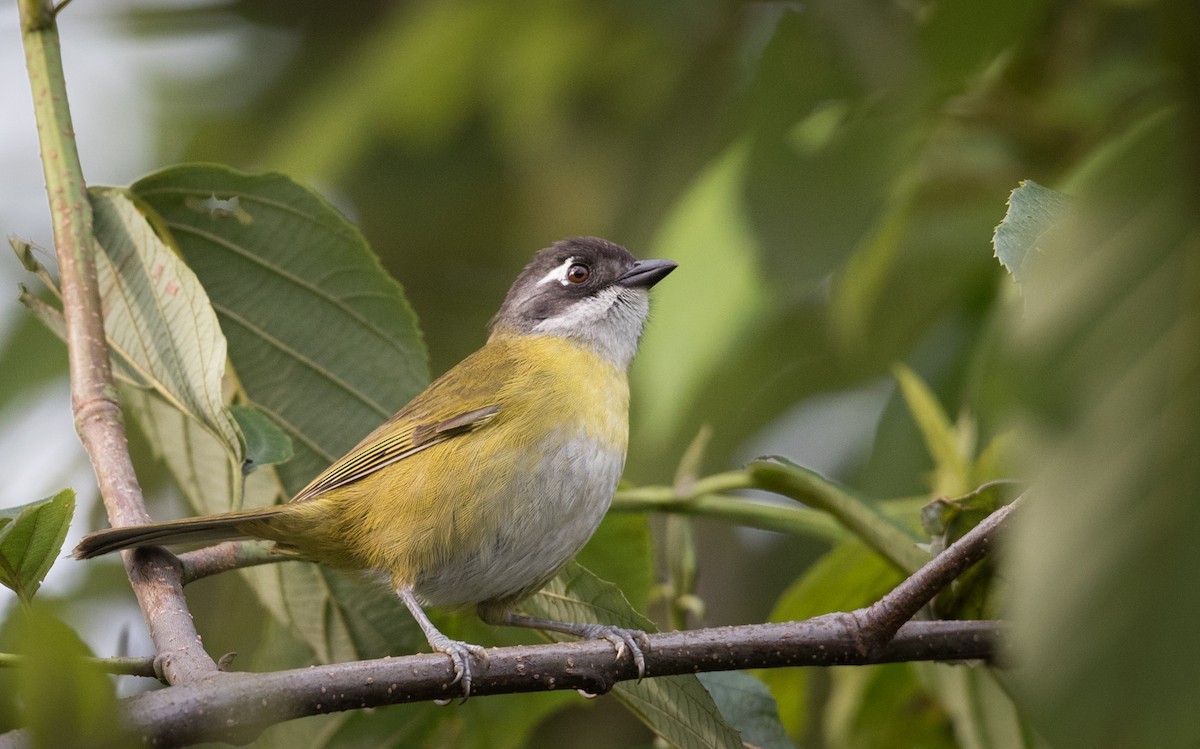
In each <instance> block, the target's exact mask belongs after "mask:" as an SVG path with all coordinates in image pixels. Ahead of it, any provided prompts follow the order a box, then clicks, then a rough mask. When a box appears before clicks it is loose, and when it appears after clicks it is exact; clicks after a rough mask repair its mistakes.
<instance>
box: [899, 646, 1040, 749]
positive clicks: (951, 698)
mask: <svg viewBox="0 0 1200 749" xmlns="http://www.w3.org/2000/svg"><path fill="white" fill-rule="evenodd" d="M908 665H909V668H911V669H912V670H913V671H915V672H916V673H919V674H920V675H921V676H922V680H923V681H924V682H925V683H926V684H928V685H929V687H930V689H931V690H932V691H933V693H934V694H935V695H936V696H937V699H938V703H939V704H940V705H941V706H942V709H944V710H945V711H946V713H947V714H948V715H949V716H950V719H951V720H952V721H954V733H955V736H956V737H957V738H958V743H957V744H956V745H955V746H962V747H965V748H966V749H1010V747H1011V749H1032V748H1033V747H1040V748H1041V749H1046V747H1047V745H1046V743H1045V742H1044V741H1042V740H1040V739H1038V738H1037V736H1036V735H1035V734H1034V733H1033V732H1032V731H1031V730H1030V728H1029V727H1028V725H1027V724H1026V722H1025V721H1024V720H1023V719H1022V717H1021V714H1020V713H1019V712H1018V711H1017V707H1016V705H1015V704H1013V700H1012V696H1011V694H1010V693H1009V690H1008V689H1007V688H1005V686H1004V685H1003V684H1002V682H1001V680H1000V678H998V675H999V676H1001V677H1003V675H1004V672H1003V671H1001V672H999V674H998V673H997V672H996V671H993V670H992V669H991V668H986V667H971V666H963V665H949V664H945V663H911V664H908Z"/></svg>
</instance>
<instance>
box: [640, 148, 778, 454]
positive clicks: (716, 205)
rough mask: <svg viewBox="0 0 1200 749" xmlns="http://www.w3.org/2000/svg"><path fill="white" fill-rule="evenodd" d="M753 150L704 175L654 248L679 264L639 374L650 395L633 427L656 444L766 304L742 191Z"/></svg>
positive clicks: (659, 298) (662, 289)
mask: <svg viewBox="0 0 1200 749" xmlns="http://www.w3.org/2000/svg"><path fill="white" fill-rule="evenodd" d="M746 148H747V147H746V145H745V144H737V145H734V146H733V147H731V148H730V149H729V150H728V151H727V152H726V153H724V154H722V155H721V156H720V157H719V158H718V159H717V160H715V161H714V162H713V163H712V164H711V165H710V166H709V167H708V169H706V170H705V171H704V172H703V173H702V174H701V175H700V176H699V177H698V178H697V179H696V181H695V183H694V184H693V185H692V186H691V188H690V189H689V191H688V192H687V193H686V194H685V195H684V196H683V197H682V198H681V199H680V201H679V203H678V204H677V205H676V206H675V208H674V209H673V210H672V212H671V214H670V216H669V217H668V218H667V220H666V221H665V222H664V224H663V227H662V229H661V230H660V231H659V234H658V237H657V238H656V239H655V241H654V243H653V244H652V246H651V250H650V251H649V252H648V253H647V254H649V255H651V256H653V257H662V258H668V259H670V260H674V261H675V262H677V263H679V270H678V271H676V272H675V273H673V274H672V275H671V278H670V279H668V280H667V281H666V282H664V283H663V284H662V285H661V286H659V287H657V288H655V289H654V293H653V299H652V301H651V306H652V307H653V308H654V315H653V318H652V321H651V324H650V325H649V327H648V329H647V331H646V336H645V339H644V341H643V342H642V350H641V353H640V354H639V355H638V358H637V359H636V360H635V361H634V365H633V370H632V374H631V377H632V378H633V381H634V384H635V385H636V386H637V388H638V391H639V392H640V393H641V394H642V396H643V397H642V398H641V399H640V400H639V401H638V402H637V404H636V406H635V411H634V414H633V417H634V419H633V429H634V431H635V432H636V433H637V434H638V435H639V437H640V438H641V439H642V440H644V441H645V442H646V443H648V444H655V443H658V442H663V441H666V439H668V438H669V437H670V436H671V435H672V434H673V433H674V431H675V430H676V429H677V428H678V427H679V421H680V419H681V417H682V416H683V415H684V414H685V413H686V409H687V408H688V406H689V405H690V403H691V402H692V398H694V397H695V396H696V394H697V392H698V390H699V388H700V386H701V385H702V384H703V382H704V381H705V379H706V378H707V377H709V376H710V375H711V374H712V371H713V370H714V368H715V367H717V366H718V365H719V364H720V362H721V359H722V357H723V356H724V355H725V353H726V352H727V351H728V349H729V348H731V347H733V346H735V345H736V344H737V343H738V339H739V336H741V335H742V334H743V333H744V330H745V328H746V326H748V325H750V324H751V322H752V321H753V320H754V319H755V316H756V315H757V313H758V311H759V309H760V303H761V301H762V298H763V297H762V294H761V293H760V292H761V281H760V279H759V270H758V267H757V255H758V245H757V242H756V240H755V237H754V232H753V231H752V229H751V227H750V225H749V223H748V222H747V219H746V216H745V206H744V204H743V198H742V193H741V188H742V185H743V180H744V177H745V168H746ZM699 300H703V303H699ZM696 331H704V333H703V336H704V345H703V346H699V345H696Z"/></svg>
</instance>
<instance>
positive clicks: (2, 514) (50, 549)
mask: <svg viewBox="0 0 1200 749" xmlns="http://www.w3.org/2000/svg"><path fill="white" fill-rule="evenodd" d="M74 514H75V492H73V491H72V490H70V489H63V490H62V491H61V492H59V493H58V494H55V495H54V496H53V497H47V498H46V499H41V500H38V501H37V502H30V503H29V504H26V505H21V506H19V507H8V508H5V509H3V510H0V584H3V585H4V586H5V587H8V588H11V589H12V590H13V591H14V592H15V593H16V594H17V597H18V598H20V599H21V600H22V601H24V602H25V603H29V601H30V600H32V599H33V594H34V593H36V592H37V589H38V588H39V587H40V586H41V584H42V580H43V579H44V578H45V577H46V573H47V572H49V571H50V567H52V566H53V565H54V560H55V559H56V558H58V555H59V552H61V551H62V545H63V540H64V539H65V538H66V537H67V528H68V527H70V525H71V517H72V516H74Z"/></svg>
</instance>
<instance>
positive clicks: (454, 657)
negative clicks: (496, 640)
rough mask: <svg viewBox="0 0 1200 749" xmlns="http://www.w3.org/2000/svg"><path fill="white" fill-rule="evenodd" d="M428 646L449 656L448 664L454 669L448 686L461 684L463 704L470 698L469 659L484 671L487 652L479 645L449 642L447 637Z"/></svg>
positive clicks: (471, 674)
mask: <svg viewBox="0 0 1200 749" xmlns="http://www.w3.org/2000/svg"><path fill="white" fill-rule="evenodd" d="M430 645H432V646H433V649H434V650H436V651H437V652H439V653H445V654H446V655H448V656H450V664H451V665H452V666H453V667H454V678H453V679H452V680H451V681H450V686H454V685H455V684H462V689H463V701H464V702H465V701H466V699H467V698H468V697H470V696H471V682H472V681H473V680H474V674H473V673H472V670H471V659H472V658H475V659H477V660H479V661H480V662H481V663H482V664H483V668H484V670H486V669H487V667H488V665H489V661H488V654H487V651H486V650H485V649H483V648H482V647H480V646H479V645H472V644H471V643H469V642H462V641H460V640H451V639H450V638H449V637H444V638H443V639H441V640H439V641H438V642H431V643H430Z"/></svg>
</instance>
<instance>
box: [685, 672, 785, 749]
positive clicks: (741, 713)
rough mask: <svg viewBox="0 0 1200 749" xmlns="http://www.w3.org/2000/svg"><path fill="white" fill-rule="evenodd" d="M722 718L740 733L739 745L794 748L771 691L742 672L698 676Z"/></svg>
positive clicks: (764, 748)
mask: <svg viewBox="0 0 1200 749" xmlns="http://www.w3.org/2000/svg"><path fill="white" fill-rule="evenodd" d="M697 677H698V678H699V679H700V683H701V684H703V685H704V688H705V689H707V690H708V693H709V694H711V695H712V698H713V701H714V702H716V703H717V707H718V708H719V709H720V710H721V715H722V716H723V717H724V718H725V720H726V721H728V723H729V724H730V725H731V726H733V727H734V728H735V729H737V731H738V733H739V734H741V737H742V743H743V744H746V745H748V746H753V747H762V749H794V747H795V746H796V745H795V744H793V743H792V740H791V739H789V738H788V735H787V731H785V730H784V728H783V724H782V723H780V722H779V706H778V705H776V704H775V698H774V697H772V696H771V690H769V689H768V688H767V685H766V684H763V683H762V682H761V681H759V680H758V679H756V678H754V677H753V676H751V675H750V674H748V673H746V672H745V671H713V672H710V673H704V674H697Z"/></svg>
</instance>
